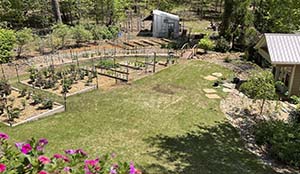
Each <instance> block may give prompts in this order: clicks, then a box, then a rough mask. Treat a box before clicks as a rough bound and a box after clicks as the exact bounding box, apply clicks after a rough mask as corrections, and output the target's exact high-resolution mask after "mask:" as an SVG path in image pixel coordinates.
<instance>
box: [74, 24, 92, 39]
mask: <svg viewBox="0 0 300 174" xmlns="http://www.w3.org/2000/svg"><path fill="white" fill-rule="evenodd" d="M72 37H73V39H75V40H76V43H77V44H79V43H81V42H84V41H89V40H90V39H91V38H92V34H91V33H90V32H89V31H88V30H86V29H85V28H84V27H83V26H82V25H76V26H75V27H73V28H72Z"/></svg>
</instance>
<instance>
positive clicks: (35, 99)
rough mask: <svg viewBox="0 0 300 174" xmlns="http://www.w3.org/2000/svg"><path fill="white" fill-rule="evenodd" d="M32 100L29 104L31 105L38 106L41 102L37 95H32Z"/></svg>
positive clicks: (39, 96)
mask: <svg viewBox="0 0 300 174" xmlns="http://www.w3.org/2000/svg"><path fill="white" fill-rule="evenodd" d="M32 100H33V102H32V103H31V104H32V105H37V104H40V103H42V101H43V99H42V96H41V95H38V94H33V95H32Z"/></svg>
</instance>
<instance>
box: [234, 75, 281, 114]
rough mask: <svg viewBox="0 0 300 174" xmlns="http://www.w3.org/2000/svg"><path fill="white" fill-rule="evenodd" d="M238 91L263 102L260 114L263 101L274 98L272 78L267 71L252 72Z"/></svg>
mask: <svg viewBox="0 0 300 174" xmlns="http://www.w3.org/2000/svg"><path fill="white" fill-rule="evenodd" d="M240 90H241V91H242V92H244V93H245V94H246V95H247V96H249V97H251V98H253V99H254V100H259V99H262V100H263V102H262V106H261V113H262V111H263V107H264V104H265V100H270V99H274V98H275V97H276V91H275V82H274V77H273V74H272V73H270V72H269V71H261V72H252V74H251V76H250V78H249V79H248V81H247V82H245V83H243V84H242V85H241V87H240Z"/></svg>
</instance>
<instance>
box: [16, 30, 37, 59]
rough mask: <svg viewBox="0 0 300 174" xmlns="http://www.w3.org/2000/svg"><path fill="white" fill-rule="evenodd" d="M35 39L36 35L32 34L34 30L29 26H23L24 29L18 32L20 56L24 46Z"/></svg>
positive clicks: (18, 53)
mask: <svg viewBox="0 0 300 174" xmlns="http://www.w3.org/2000/svg"><path fill="white" fill-rule="evenodd" d="M33 39H34V37H33V34H32V30H31V29H29V28H23V29H22V30H19V31H17V32H16V44H17V46H18V48H17V56H18V57H20V56H21V54H22V52H23V49H24V46H25V45H26V44H28V43H31V42H32V41H33Z"/></svg>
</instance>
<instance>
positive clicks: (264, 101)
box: [259, 99, 266, 115]
mask: <svg viewBox="0 0 300 174" xmlns="http://www.w3.org/2000/svg"><path fill="white" fill-rule="evenodd" d="M265 103H266V99H263V101H262V104H261V107H260V114H259V115H262V113H263V111H264V106H265Z"/></svg>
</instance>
